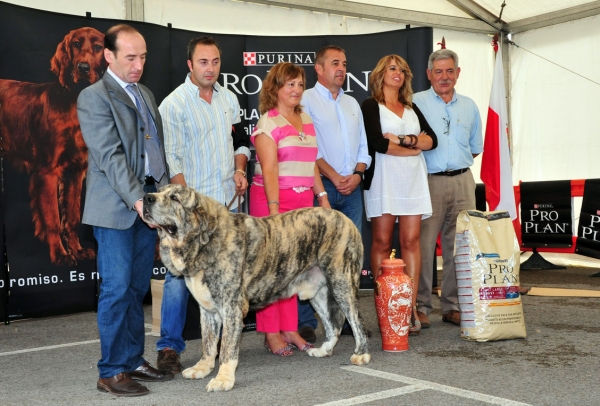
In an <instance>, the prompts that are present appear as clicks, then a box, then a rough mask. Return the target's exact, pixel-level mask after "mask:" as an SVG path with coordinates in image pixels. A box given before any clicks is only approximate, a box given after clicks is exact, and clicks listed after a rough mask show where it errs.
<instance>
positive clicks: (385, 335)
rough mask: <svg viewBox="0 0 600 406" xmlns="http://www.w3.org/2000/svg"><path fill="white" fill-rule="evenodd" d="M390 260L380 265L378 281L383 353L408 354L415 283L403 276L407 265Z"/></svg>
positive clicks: (400, 261)
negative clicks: (403, 352) (406, 352)
mask: <svg viewBox="0 0 600 406" xmlns="http://www.w3.org/2000/svg"><path fill="white" fill-rule="evenodd" d="M395 255H396V250H392V255H390V259H384V260H383V261H382V263H381V273H380V274H379V276H378V277H377V279H376V280H375V289H374V290H375V307H376V309H377V318H378V319H379V330H380V331H381V341H382V348H383V350H384V351H389V352H400V351H406V350H408V333H409V328H410V322H411V315H412V288H413V284H412V280H411V279H410V277H409V276H408V275H407V274H406V273H404V267H405V264H404V261H403V260H401V259H396V258H395Z"/></svg>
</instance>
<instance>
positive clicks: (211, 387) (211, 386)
mask: <svg viewBox="0 0 600 406" xmlns="http://www.w3.org/2000/svg"><path fill="white" fill-rule="evenodd" d="M234 383H235V378H233V379H231V378H230V377H224V376H221V375H217V376H216V377H214V378H213V379H211V380H210V382H209V383H208V385H206V391H207V392H221V391H226V390H231V389H232V388H233V384H234Z"/></svg>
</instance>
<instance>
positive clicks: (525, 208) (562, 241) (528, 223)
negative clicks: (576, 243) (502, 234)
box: [521, 180, 573, 248]
mask: <svg viewBox="0 0 600 406" xmlns="http://www.w3.org/2000/svg"><path fill="white" fill-rule="evenodd" d="M571 210H572V206H571V181H568V180H558V181H549V182H523V183H521V232H522V245H523V246H524V247H529V248H538V247H556V248H559V247H570V246H571V245H573V221H572V218H571Z"/></svg>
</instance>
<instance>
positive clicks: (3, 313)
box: [0, 176, 8, 323]
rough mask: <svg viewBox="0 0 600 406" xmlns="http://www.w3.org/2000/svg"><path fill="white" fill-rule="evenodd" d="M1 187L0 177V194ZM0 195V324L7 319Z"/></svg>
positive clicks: (2, 213) (6, 272)
mask: <svg viewBox="0 0 600 406" xmlns="http://www.w3.org/2000/svg"><path fill="white" fill-rule="evenodd" d="M2 190H3V187H2V176H0V192H1V191H2ZM3 198H4V196H3V194H2V193H0V323H2V322H4V321H6V320H7V319H8V306H7V305H8V263H7V262H6V261H7V259H6V251H5V249H4V243H5V241H4V207H6V206H5V205H4V201H3Z"/></svg>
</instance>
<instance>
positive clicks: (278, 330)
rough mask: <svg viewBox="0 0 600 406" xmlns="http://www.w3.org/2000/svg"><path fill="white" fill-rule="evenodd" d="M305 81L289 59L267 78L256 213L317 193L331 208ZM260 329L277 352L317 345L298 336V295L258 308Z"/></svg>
mask: <svg viewBox="0 0 600 406" xmlns="http://www.w3.org/2000/svg"><path fill="white" fill-rule="evenodd" d="M304 84H305V74H304V69H302V68H301V67H299V66H296V65H294V64H292V63H287V62H284V63H278V64H277V65H275V66H273V68H271V70H270V71H269V73H268V74H267V76H266V77H265V79H264V81H263V87H262V90H261V92H260V97H259V107H258V108H259V110H260V113H261V114H262V116H261V118H260V119H259V120H258V123H257V124H256V131H255V132H254V133H253V134H252V137H251V138H250V140H251V141H252V143H253V144H254V147H255V148H256V166H255V171H254V179H253V182H252V187H251V188H250V214H251V215H252V216H255V217H263V216H270V215H276V214H278V213H285V212H287V211H290V210H294V209H299V208H303V207H312V206H313V202H314V199H315V196H316V197H317V200H318V202H319V205H320V206H321V207H327V208H329V207H330V205H329V200H328V199H327V193H326V192H325V188H324V187H323V183H322V182H321V176H320V173H319V169H318V168H317V165H315V160H316V159H317V138H316V135H315V128H314V126H313V123H312V120H311V119H310V117H309V115H308V114H306V113H303V112H302V107H301V106H300V100H301V99H302V93H303V92H304ZM256 329H257V331H260V332H264V333H265V347H266V348H267V350H269V351H270V352H272V353H273V354H276V355H280V356H290V355H292V350H291V348H292V346H294V347H296V348H298V349H300V350H302V351H306V350H307V349H309V348H311V347H312V345H311V344H309V343H307V342H306V341H305V340H304V339H303V338H302V337H300V335H299V334H298V303H297V299H296V296H293V297H291V298H289V299H282V300H279V301H277V302H275V303H273V304H271V305H269V306H267V307H265V308H263V309H261V310H259V311H257V312H256Z"/></svg>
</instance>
